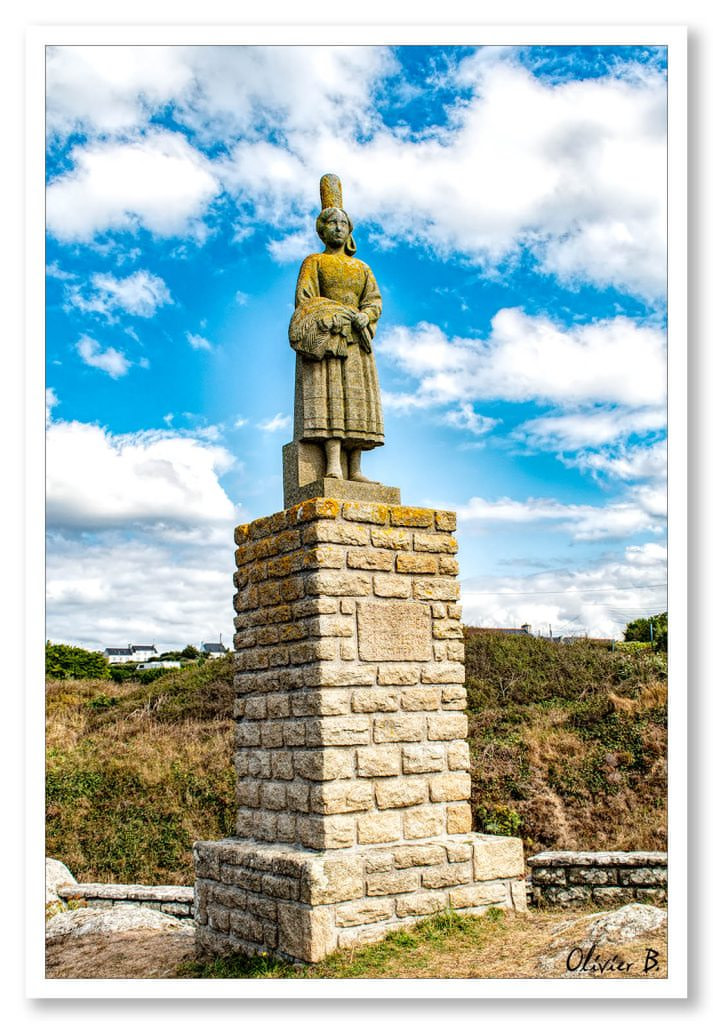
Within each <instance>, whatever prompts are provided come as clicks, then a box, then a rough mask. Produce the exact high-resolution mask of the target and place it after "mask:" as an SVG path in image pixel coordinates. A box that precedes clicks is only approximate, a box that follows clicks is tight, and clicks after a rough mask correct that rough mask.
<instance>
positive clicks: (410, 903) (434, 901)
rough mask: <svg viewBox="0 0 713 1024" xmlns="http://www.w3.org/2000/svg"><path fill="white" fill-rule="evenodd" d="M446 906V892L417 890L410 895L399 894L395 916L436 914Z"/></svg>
mask: <svg viewBox="0 0 713 1024" xmlns="http://www.w3.org/2000/svg"><path fill="white" fill-rule="evenodd" d="M447 906H448V894H447V893H444V892H418V893H414V894H413V895H412V896H399V897H398V898H397V900H396V916H397V917H423V916H424V915H425V914H437V913H438V912H439V911H441V910H445V909H446V907H447Z"/></svg>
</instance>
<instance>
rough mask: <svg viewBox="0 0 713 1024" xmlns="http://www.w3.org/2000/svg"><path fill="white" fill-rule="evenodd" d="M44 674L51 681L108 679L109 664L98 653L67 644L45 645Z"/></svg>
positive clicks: (48, 642) (49, 643) (48, 643)
mask: <svg viewBox="0 0 713 1024" xmlns="http://www.w3.org/2000/svg"><path fill="white" fill-rule="evenodd" d="M45 672H46V673H47V675H48V676H52V678H53V679H108V678H109V663H108V661H107V660H106V658H105V657H104V655H103V654H101V653H100V652H99V651H85V649H84V648H83V647H72V646H70V645H69V644H53V643H51V642H50V641H49V640H48V641H47V643H46V644H45Z"/></svg>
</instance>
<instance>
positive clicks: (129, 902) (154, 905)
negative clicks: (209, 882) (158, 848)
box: [57, 882, 193, 918]
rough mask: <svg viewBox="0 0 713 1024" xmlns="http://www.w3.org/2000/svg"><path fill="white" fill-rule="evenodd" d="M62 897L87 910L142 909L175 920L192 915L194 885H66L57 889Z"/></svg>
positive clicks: (95, 883) (78, 883) (84, 883)
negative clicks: (81, 904)
mask: <svg viewBox="0 0 713 1024" xmlns="http://www.w3.org/2000/svg"><path fill="white" fill-rule="evenodd" d="M57 893H58V895H59V898H60V899H62V900H65V901H68V900H81V901H83V902H84V903H86V904H87V906H88V907H95V908H105V909H106V908H108V907H143V908H145V909H148V910H158V911H160V912H161V913H163V914H171V915H172V916H173V917H181V918H191V917H192V916H193V886H192V885H119V884H107V883H102V882H73V883H72V884H68V883H64V884H60V885H58V887H57Z"/></svg>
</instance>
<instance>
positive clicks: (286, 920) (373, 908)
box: [194, 498, 525, 962]
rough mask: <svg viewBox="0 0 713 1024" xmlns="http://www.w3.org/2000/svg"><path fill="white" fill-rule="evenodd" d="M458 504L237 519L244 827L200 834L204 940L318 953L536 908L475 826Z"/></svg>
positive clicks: (314, 510)
mask: <svg viewBox="0 0 713 1024" xmlns="http://www.w3.org/2000/svg"><path fill="white" fill-rule="evenodd" d="M455 525H456V523H455V516H454V514H453V513H451V512H443V511H433V510H431V509H423V508H409V507H405V506H401V505H388V504H380V503H375V502H372V503H367V502H362V501H344V500H334V499H329V498H316V499H313V500H310V501H305V502H302V503H300V504H297V505H295V506H292V507H290V508H288V509H286V510H285V511H284V512H280V513H277V514H276V515H274V516H270V517H269V518H266V519H260V520H257V521H255V522H253V523H250V524H249V525H247V526H240V527H238V529H237V530H236V542H237V545H238V550H237V553H236V561H237V565H238V570H237V573H236V576H235V582H236V587H237V594H236V598H235V610H236V618H235V626H236V634H235V651H236V654H235V659H236V676H235V692H236V697H235V718H236V755H235V763H236V768H237V775H238V783H237V797H238V812H237V821H236V835H235V836H233V837H231V838H228V839H224V840H222V841H220V842H199V843H197V844H196V846H195V850H194V855H195V864H196V887H195V918H196V925H197V930H196V934H197V944H198V950H199V952H200V953H201V954H213V955H218V954H223V953H226V952H229V951H231V950H239V951H244V952H259V951H272V952H276V953H278V954H280V955H282V956H285V957H288V958H292V959H295V960H300V961H307V962H313V961H316V960H319V959H321V958H322V957H324V956H326V955H327V954H328V953H329V952H330V951H332V950H334V949H337V948H343V947H348V946H352V945H355V944H358V943H362V942H366V941H371V940H373V939H376V938H379V937H380V936H382V935H384V934H385V933H386V932H387V931H388V930H390V929H392V928H398V927H402V926H403V925H404V924H407V923H409V922H412V921H415V920H417V919H418V918H420V917H422V916H423V915H426V914H431V913H434V912H436V911H439V910H445V909H448V908H451V909H453V910H455V911H457V912H459V913H477V912H480V911H482V910H484V909H486V908H487V907H489V906H501V907H510V908H515V909H520V910H524V909H525V886H524V880H523V879H524V863H523V855H522V844H521V842H520V841H519V840H517V839H512V838H505V837H495V836H484V835H477V834H473V833H472V832H471V831H470V829H471V814H470V802H469V800H470V774H469V770H468V769H469V751H468V744H467V739H466V737H467V731H468V723H467V718H466V715H465V714H464V708H465V706H466V693H465V688H464V686H463V682H464V667H463V660H464V652H463V637H462V627H461V622H460V606H459V605H458V603H457V601H458V596H459V586H458V581H457V573H458V565H457V561H456V558H455V552H456V542H455V538H454V532H455Z"/></svg>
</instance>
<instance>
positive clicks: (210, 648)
mask: <svg viewBox="0 0 713 1024" xmlns="http://www.w3.org/2000/svg"><path fill="white" fill-rule="evenodd" d="M201 646H202V648H203V650H204V651H207V652H208V653H209V654H213V653H215V652H219V653H220V654H222V653H223V652H224V651H227V647H223V645H222V644H201Z"/></svg>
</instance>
